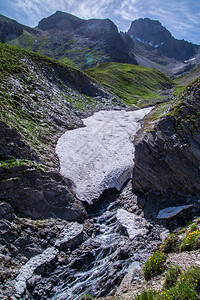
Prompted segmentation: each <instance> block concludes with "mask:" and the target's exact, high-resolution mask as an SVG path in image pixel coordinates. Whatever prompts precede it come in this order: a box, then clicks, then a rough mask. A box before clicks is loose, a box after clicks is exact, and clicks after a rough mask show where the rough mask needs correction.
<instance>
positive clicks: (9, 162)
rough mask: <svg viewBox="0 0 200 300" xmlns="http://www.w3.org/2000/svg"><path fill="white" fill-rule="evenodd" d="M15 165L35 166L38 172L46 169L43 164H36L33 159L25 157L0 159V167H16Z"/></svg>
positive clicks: (5, 168) (6, 168)
mask: <svg viewBox="0 0 200 300" xmlns="http://www.w3.org/2000/svg"><path fill="white" fill-rule="evenodd" d="M16 167H28V168H35V169H36V170H37V171H39V172H45V171H46V168H45V167H44V166H43V165H41V164H36V163H34V162H33V161H31V160H27V159H9V160H4V161H0V168H2V169H4V170H8V169H11V168H16Z"/></svg>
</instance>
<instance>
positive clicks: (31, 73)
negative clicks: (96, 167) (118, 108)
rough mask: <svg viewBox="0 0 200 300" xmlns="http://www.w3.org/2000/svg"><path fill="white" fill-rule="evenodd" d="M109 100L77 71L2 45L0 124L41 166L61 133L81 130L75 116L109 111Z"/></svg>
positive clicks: (110, 103)
mask: <svg viewBox="0 0 200 300" xmlns="http://www.w3.org/2000/svg"><path fill="white" fill-rule="evenodd" d="M99 96H100V97H99ZM101 97H103V99H104V101H101ZM112 99H113V97H112V95H110V94H108V93H107V91H104V90H102V87H99V86H98V85H97V84H96V83H95V84H94V82H93V81H92V80H91V79H90V78H89V77H88V76H86V75H85V74H84V73H82V72H81V71H79V70H76V69H74V68H71V67H67V66H64V65H63V64H61V63H59V62H58V61H56V60H53V59H50V58H47V57H45V56H42V55H39V54H37V53H34V52H31V51H27V50H23V49H20V48H18V47H13V46H8V45H6V44H2V43H0V112H1V117H0V121H3V122H4V123H6V124H7V125H8V126H10V127H11V128H15V129H16V130H17V131H18V132H19V133H20V135H21V137H22V138H23V141H24V142H25V143H26V144H27V145H29V146H30V147H31V149H33V150H35V152H36V153H37V155H38V156H39V157H41V159H42V160H46V154H45V153H47V152H50V151H51V149H52V148H51V147H52V145H53V143H55V140H56V136H57V135H58V134H60V132H63V131H64V130H66V129H72V128H74V127H77V126H80V125H81V124H82V121H81V120H80V118H79V116H81V115H85V114H86V115H87V113H91V112H93V111H95V110H99V109H101V108H105V107H107V106H109V107H110V105H112V103H114V102H112V101H113V100H112ZM114 101H115V100H114ZM113 105H118V104H116V103H114V104H113ZM53 146H54V145H53ZM50 148H51V149H50Z"/></svg>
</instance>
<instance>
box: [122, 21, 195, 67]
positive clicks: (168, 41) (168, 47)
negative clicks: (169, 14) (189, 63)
mask: <svg viewBox="0 0 200 300" xmlns="http://www.w3.org/2000/svg"><path fill="white" fill-rule="evenodd" d="M128 35H129V36H130V37H131V38H132V39H133V40H134V41H136V42H140V43H142V44H144V45H145V46H151V47H153V48H154V49H157V50H158V51H159V53H157V54H156V53H155V54H154V56H155V55H157V56H158V55H164V56H166V57H168V58H173V59H176V60H178V61H184V60H188V59H189V58H191V57H194V56H195V55H196V53H197V50H198V48H199V46H198V45H195V44H192V43H189V42H187V41H185V40H178V39H175V38H174V37H173V36H172V34H171V33H170V32H169V31H168V30H167V29H166V28H165V27H164V26H163V25H162V24H161V23H160V22H159V21H156V20H151V19H149V18H144V19H138V20H135V21H133V22H132V23H131V27H130V29H129V30H128ZM149 52H151V49H149Z"/></svg>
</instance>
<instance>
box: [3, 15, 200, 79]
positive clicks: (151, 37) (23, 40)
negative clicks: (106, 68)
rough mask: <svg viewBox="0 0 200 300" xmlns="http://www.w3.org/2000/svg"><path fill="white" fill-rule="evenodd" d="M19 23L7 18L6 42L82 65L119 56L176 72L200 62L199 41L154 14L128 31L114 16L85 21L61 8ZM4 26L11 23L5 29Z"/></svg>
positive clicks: (118, 59)
mask: <svg viewBox="0 0 200 300" xmlns="http://www.w3.org/2000/svg"><path fill="white" fill-rule="evenodd" d="M13 22H14V21H12V20H10V19H8V18H4V17H3V16H2V17H1V26H0V32H1V35H2V41H3V42H8V43H9V44H10V45H18V46H20V47H22V48H24V49H28V50H33V51H36V52H39V53H41V54H44V55H47V56H49V57H52V58H56V59H58V60H61V61H62V62H65V63H70V64H72V65H75V66H77V67H78V68H80V69H87V68H89V67H92V66H96V65H98V64H100V63H103V62H110V61H113V62H119V63H131V64H139V65H142V66H149V67H154V68H157V69H158V70H160V71H162V72H164V73H165V74H168V75H173V74H179V73H181V72H182V73H183V72H186V71H189V70H191V69H193V68H194V67H195V66H197V65H199V62H200V59H199V51H200V50H199V49H200V46H199V45H194V44H192V43H189V42H186V41H184V40H177V39H175V38H174V37H172V35H171V33H170V32H169V31H168V30H167V29H166V28H164V27H163V26H162V25H161V23H160V22H159V21H153V20H150V19H148V18H145V19H138V20H135V21H133V22H132V24H131V27H130V29H129V30H128V32H127V33H121V32H120V33H119V32H118V29H117V27H116V25H115V24H114V23H113V22H112V21H111V20H109V19H105V20H97V19H90V20H83V19H80V18H78V17H76V16H73V15H71V14H68V13H64V12H61V11H57V12H56V13H55V14H53V15H51V16H49V17H47V18H44V19H42V20H41V21H40V22H39V24H38V26H37V27H36V28H35V29H33V28H29V27H27V26H24V25H21V24H18V23H16V21H15V23H13ZM8 24H9V26H8ZM11 24H12V26H11ZM13 24H15V26H14V25H13ZM13 26H14V27H13ZM16 26H17V28H18V32H16ZM1 28H2V30H1ZM3 28H7V31H5V32H4V33H3ZM9 28H10V29H9ZM8 29H9V32H8ZM19 30H20V31H19ZM6 32H7V33H6ZM6 36H7V37H6ZM191 59H192V60H191Z"/></svg>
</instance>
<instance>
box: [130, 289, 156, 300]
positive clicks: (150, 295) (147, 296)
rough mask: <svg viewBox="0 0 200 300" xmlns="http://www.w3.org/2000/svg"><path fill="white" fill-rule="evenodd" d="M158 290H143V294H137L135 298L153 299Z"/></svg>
mask: <svg viewBox="0 0 200 300" xmlns="http://www.w3.org/2000/svg"><path fill="white" fill-rule="evenodd" d="M157 294H158V292H156V291H154V290H148V291H143V292H142V294H140V295H137V296H136V297H135V298H134V300H153V299H155V297H156V295H157Z"/></svg>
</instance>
